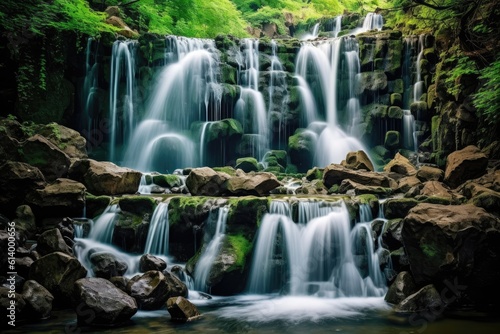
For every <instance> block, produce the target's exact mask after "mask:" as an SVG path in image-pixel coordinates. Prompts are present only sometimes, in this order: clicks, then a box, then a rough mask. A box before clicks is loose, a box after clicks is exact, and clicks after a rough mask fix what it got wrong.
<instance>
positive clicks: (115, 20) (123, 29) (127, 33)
mask: <svg viewBox="0 0 500 334" xmlns="http://www.w3.org/2000/svg"><path fill="white" fill-rule="evenodd" d="M106 23H107V24H111V25H112V26H115V27H117V28H119V29H120V30H119V31H118V34H120V35H122V36H124V37H126V38H135V37H137V36H138V35H139V34H138V33H137V31H134V30H132V29H130V28H129V26H128V25H126V24H125V22H123V20H122V19H121V18H119V17H117V16H110V17H108V18H107V19H106Z"/></svg>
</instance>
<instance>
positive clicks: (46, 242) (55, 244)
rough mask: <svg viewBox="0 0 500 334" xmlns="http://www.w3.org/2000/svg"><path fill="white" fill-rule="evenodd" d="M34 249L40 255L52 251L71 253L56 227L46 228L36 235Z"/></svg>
mask: <svg viewBox="0 0 500 334" xmlns="http://www.w3.org/2000/svg"><path fill="white" fill-rule="evenodd" d="M36 250H37V251H38V253H40V255H42V256H43V255H47V254H50V253H53V252H61V253H66V254H68V255H71V254H72V251H71V249H70V248H69V247H68V245H66V243H65V242H64V239H63V236H62V235H61V232H60V231H59V230H58V229H57V228H53V229H50V230H47V231H45V232H43V233H42V234H41V235H40V236H39V237H38V241H37V245H36Z"/></svg>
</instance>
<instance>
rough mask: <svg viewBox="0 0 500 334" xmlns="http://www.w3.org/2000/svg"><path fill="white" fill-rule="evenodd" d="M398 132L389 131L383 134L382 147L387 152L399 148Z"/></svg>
mask: <svg viewBox="0 0 500 334" xmlns="http://www.w3.org/2000/svg"><path fill="white" fill-rule="evenodd" d="M400 137H401V136H400V134H399V131H394V130H390V131H387V132H386V133H385V140H384V146H385V147H386V148H387V149H388V150H391V151H393V150H395V149H397V148H399V147H400V146H401V139H400Z"/></svg>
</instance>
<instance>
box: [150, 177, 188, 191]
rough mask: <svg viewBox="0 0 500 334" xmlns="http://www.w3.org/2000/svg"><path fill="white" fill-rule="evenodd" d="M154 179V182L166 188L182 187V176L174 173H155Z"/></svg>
mask: <svg viewBox="0 0 500 334" xmlns="http://www.w3.org/2000/svg"><path fill="white" fill-rule="evenodd" d="M152 180H153V183H155V184H157V185H159V186H160V187H165V188H173V187H180V186H181V185H182V181H181V179H180V177H179V176H177V175H174V174H162V175H153V176H152ZM146 182H147V180H146Z"/></svg>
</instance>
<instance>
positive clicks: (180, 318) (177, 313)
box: [167, 297, 201, 322]
mask: <svg viewBox="0 0 500 334" xmlns="http://www.w3.org/2000/svg"><path fill="white" fill-rule="evenodd" d="M167 310H168V313H170V317H171V319H172V321H175V322H186V321H191V320H194V319H196V318H198V317H200V316H201V315H200V312H199V311H198V309H197V308H196V306H194V305H193V304H192V303H191V302H190V301H189V300H187V299H186V298H184V297H172V298H169V299H168V300H167Z"/></svg>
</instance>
